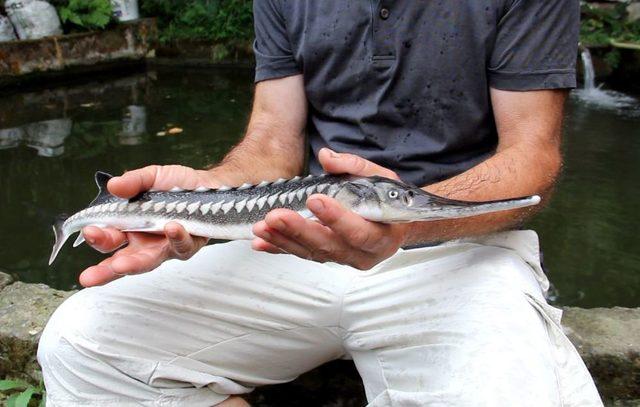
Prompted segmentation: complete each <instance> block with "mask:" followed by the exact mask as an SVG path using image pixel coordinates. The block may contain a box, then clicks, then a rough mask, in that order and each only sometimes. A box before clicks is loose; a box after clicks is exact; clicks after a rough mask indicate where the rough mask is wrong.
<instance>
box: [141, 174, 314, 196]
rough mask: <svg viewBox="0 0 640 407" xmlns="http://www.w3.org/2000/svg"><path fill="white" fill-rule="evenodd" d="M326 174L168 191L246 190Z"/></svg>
mask: <svg viewBox="0 0 640 407" xmlns="http://www.w3.org/2000/svg"><path fill="white" fill-rule="evenodd" d="M325 176H326V174H321V175H307V176H306V177H301V176H299V175H298V176H295V177H293V178H290V179H286V178H279V179H277V180H275V181H262V182H260V183H259V184H249V183H244V184H242V185H240V186H238V187H230V186H227V185H222V186H219V187H218V188H208V187H205V186H199V187H197V188H196V189H193V190H188V189H183V188H180V187H173V188H171V189H170V190H169V192H211V191H219V192H229V191H246V190H248V189H254V188H264V187H268V186H270V185H282V184H290V183H293V182H298V181H302V182H306V181H311V180H312V179H314V178H323V177H325ZM152 192H160V191H156V190H153V191H152Z"/></svg>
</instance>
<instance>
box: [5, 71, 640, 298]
mask: <svg viewBox="0 0 640 407" xmlns="http://www.w3.org/2000/svg"><path fill="white" fill-rule="evenodd" d="M251 79H252V72H251V71H249V70H241V69H240V70H238V69H235V70H180V71H175V70H169V69H167V70H165V69H162V70H158V71H150V72H145V73H139V74H135V75H131V76H127V77H120V78H116V79H114V78H99V79H97V80H96V81H94V82H92V83H84V84H83V85H74V86H64V87H56V88H52V89H49V90H46V91H42V90H40V91H35V90H34V91H30V92H21V93H12V94H4V95H3V94H2V93H0V175H1V176H0V209H1V210H0V271H4V272H7V273H10V274H13V275H15V276H16V277H17V278H19V279H20V280H22V281H26V282H43V283H46V284H49V285H51V286H53V287H56V288H61V289H69V288H75V287H77V275H78V273H79V271H80V270H81V269H82V268H84V267H85V266H87V265H90V264H92V263H94V262H96V261H98V260H99V259H100V258H101V257H102V255H100V254H98V253H95V252H93V251H92V250H90V249H89V248H88V247H86V246H85V245H83V246H81V247H78V248H76V249H73V248H71V244H67V245H66V246H65V248H64V249H63V250H62V252H61V254H60V255H59V256H58V259H57V260H56V263H55V264H54V265H53V266H51V267H48V266H47V260H48V257H49V254H50V251H51V245H52V242H53V233H52V231H51V228H50V224H51V222H52V220H53V219H54V218H55V217H56V216H57V215H58V214H60V213H62V212H66V211H67V212H68V211H74V210H77V209H79V208H81V207H83V206H84V205H85V204H87V203H88V202H89V201H90V200H91V199H92V198H93V197H94V195H95V193H96V187H95V185H94V183H93V173H94V172H95V170H97V169H101V170H105V171H108V172H112V173H115V174H117V173H120V172H122V171H124V170H126V169H133V168H137V167H140V166H144V165H147V164H152V163H157V164H170V163H182V164H185V165H191V166H195V167H201V166H204V165H206V164H210V163H215V162H217V161H219V160H220V159H221V158H222V157H223V155H224V154H225V152H226V151H228V149H229V148H230V147H231V146H232V145H233V144H234V143H235V142H237V140H238V138H239V137H240V136H241V135H242V132H243V129H244V126H245V123H246V119H247V114H248V111H249V108H250V102H251V91H252V81H251ZM637 106H638V104H637V103H627V104H625V105H624V106H622V107H620V106H617V105H616V106H613V107H612V106H608V107H598V106H596V105H594V104H592V103H589V102H584V101H582V100H581V99H579V98H577V97H572V98H571V100H570V103H569V109H568V113H567V122H566V136H565V140H566V142H565V155H566V165H565V170H564V175H563V177H562V181H561V183H560V184H559V186H558V188H557V193H556V195H555V198H554V200H553V202H552V204H551V205H550V206H549V207H548V208H546V209H545V210H544V211H543V212H542V213H540V214H539V215H538V216H537V218H536V219H535V220H533V221H532V222H531V225H530V226H531V227H533V228H535V229H536V230H538V231H539V233H540V235H541V239H542V246H543V250H544V255H545V265H546V267H547V269H548V272H549V275H550V278H551V279H552V281H553V283H554V286H555V289H554V291H553V293H552V297H553V298H552V299H553V301H555V302H556V303H558V304H562V305H579V306H585V307H593V306H614V305H620V306H640V250H639V249H640V234H639V233H638V230H639V229H640V212H639V211H638V209H637V208H638V206H639V204H640V189H639V188H638V185H640V165H639V163H640V109H639V108H638V107H637ZM174 127H179V128H181V129H183V132H182V133H180V134H176V135H165V136H159V135H158V133H160V134H161V135H162V132H166V130H167V129H169V128H174Z"/></svg>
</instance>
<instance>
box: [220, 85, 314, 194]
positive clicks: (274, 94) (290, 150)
mask: <svg viewBox="0 0 640 407" xmlns="http://www.w3.org/2000/svg"><path fill="white" fill-rule="evenodd" d="M306 121H307V100H306V96H305V93H304V85H303V78H302V75H296V76H290V77H286V78H281V79H275V80H270V81H264V82H260V83H258V84H257V85H256V92H255V97H254V103H253V110H252V112H251V119H250V120H249V125H248V126H247V131H246V133H245V136H244V138H243V139H242V141H241V142H240V143H239V144H238V145H237V146H235V147H234V148H233V149H232V150H231V151H230V152H229V153H228V154H227V155H226V156H225V158H224V159H223V160H222V162H221V163H220V164H219V165H217V166H215V167H213V168H211V169H210V172H211V174H212V175H213V177H214V178H215V180H216V181H217V182H223V183H226V184H228V185H235V184H242V183H244V182H251V183H257V182H260V181H263V180H275V179H277V178H280V177H282V178H288V177H293V176H295V175H298V174H300V172H302V167H303V165H304V145H305V137H304V128H305V125H306Z"/></svg>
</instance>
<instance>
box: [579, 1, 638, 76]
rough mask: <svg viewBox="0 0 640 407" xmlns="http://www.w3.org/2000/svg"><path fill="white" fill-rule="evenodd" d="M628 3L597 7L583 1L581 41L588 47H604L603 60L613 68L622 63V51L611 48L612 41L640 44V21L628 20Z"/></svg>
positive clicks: (602, 51)
mask: <svg viewBox="0 0 640 407" xmlns="http://www.w3.org/2000/svg"><path fill="white" fill-rule="evenodd" d="M627 5H628V4H627V3H619V4H616V5H615V6H612V7H596V6H594V5H592V4H589V3H585V2H583V3H582V9H581V13H582V24H581V25H580V42H581V43H582V44H583V45H584V46H586V47H596V48H602V50H600V51H599V54H600V56H601V57H602V59H603V61H604V62H606V63H607V65H609V67H611V68H616V67H617V66H618V65H619V64H620V60H621V55H620V51H619V50H618V49H616V48H611V47H610V45H611V43H612V41H617V42H631V43H638V44H640V21H634V22H631V21H628V12H627Z"/></svg>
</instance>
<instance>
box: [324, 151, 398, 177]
mask: <svg viewBox="0 0 640 407" xmlns="http://www.w3.org/2000/svg"><path fill="white" fill-rule="evenodd" d="M318 160H319V161H320V164H321V165H322V168H323V169H324V170H325V171H326V172H328V173H330V174H353V175H359V176H362V177H371V176H374V175H379V176H381V177H387V178H392V179H398V175H397V174H396V173H395V172H393V171H391V170H390V169H388V168H385V167H382V166H380V165H378V164H376V163H373V162H371V161H369V160H365V159H364V158H362V157H359V156H357V155H355V154H348V153H336V152H335V151H333V150H330V149H328V148H323V149H321V150H320V152H319V153H318Z"/></svg>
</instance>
